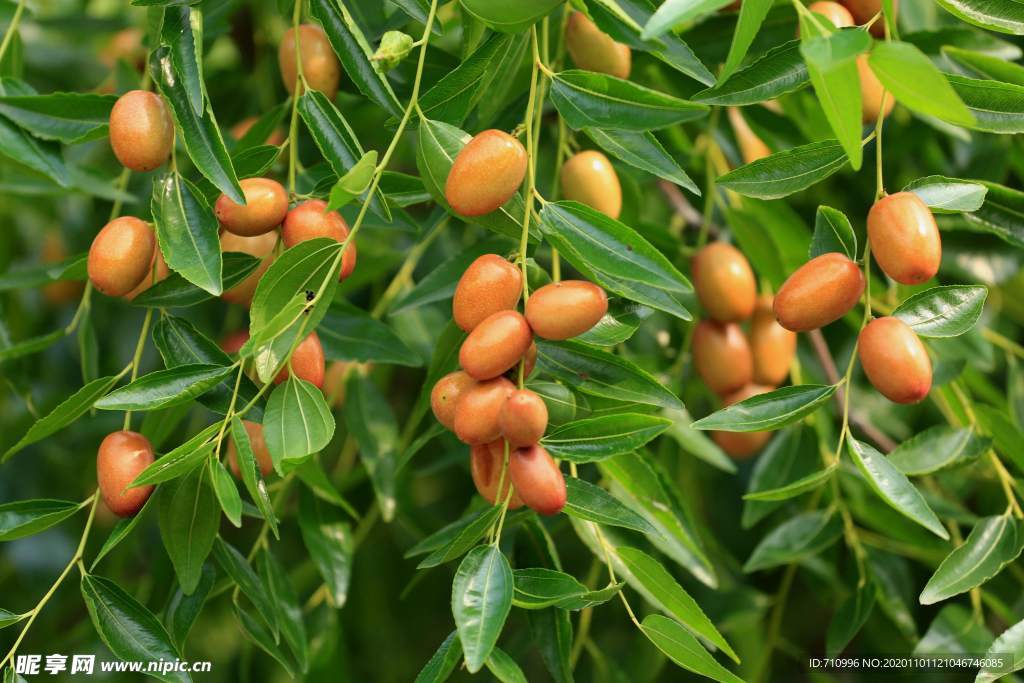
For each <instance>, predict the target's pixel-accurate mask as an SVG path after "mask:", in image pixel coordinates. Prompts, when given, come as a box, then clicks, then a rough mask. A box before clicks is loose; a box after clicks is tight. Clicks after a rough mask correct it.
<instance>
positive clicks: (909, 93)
mask: <svg viewBox="0 0 1024 683" xmlns="http://www.w3.org/2000/svg"><path fill="white" fill-rule="evenodd" d="M868 64H870V66H871V71H873V72H874V74H875V75H876V76H877V77H878V80H879V81H881V82H882V85H883V86H885V89H886V90H888V91H889V92H890V93H891V94H892V96H893V97H895V98H896V101H897V102H899V103H900V104H903V105H905V106H907V107H908V108H910V109H912V110H914V111H916V112H919V113H921V114H926V115H929V116H934V117H936V118H939V119H942V120H943V121H948V122H950V123H953V124H956V125H961V126H964V125H966V126H969V125H971V124H973V123H974V116H973V115H972V113H971V112H970V111H969V110H968V108H967V107H966V106H964V102H963V101H961V99H960V97H959V96H958V94H957V92H956V91H955V90H954V88H953V87H951V86H950V84H949V82H948V81H947V80H946V78H945V76H943V74H942V72H940V71H939V70H938V69H937V68H936V67H935V65H934V64H932V62H931V60H930V59H928V57H927V56H926V55H925V54H924V53H923V52H922V51H921V50H920V49H919V48H918V47H917V46H915V45H912V44H910V43H902V42H899V41H895V40H892V41H885V42H879V43H877V44H876V45H875V46H874V48H873V49H872V50H871V55H870V56H869V57H868Z"/></svg>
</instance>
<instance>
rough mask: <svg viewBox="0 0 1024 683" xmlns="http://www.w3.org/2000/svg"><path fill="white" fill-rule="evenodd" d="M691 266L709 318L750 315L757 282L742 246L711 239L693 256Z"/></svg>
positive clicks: (721, 319) (723, 319) (731, 318)
mask: <svg viewBox="0 0 1024 683" xmlns="http://www.w3.org/2000/svg"><path fill="white" fill-rule="evenodd" d="M692 266H693V288H694V289H695V290H696V292H697V298H698V299H700V304H701V306H702V307H703V308H704V311H705V312H706V313H707V314H708V316H709V317H711V318H713V319H714V320H717V321H718V322H722V323H727V322H734V321H737V320H746V319H747V318H749V317H750V314H751V313H753V312H754V302H755V301H756V300H757V282H756V280H755V279H754V271H752V270H751V269H750V262H749V261H747V257H746V256H744V255H743V254H742V253H741V252H740V250H739V249H737V248H736V247H734V246H732V245H731V244H726V243H725V242H712V243H711V244H709V245H707V246H706V247H704V248H702V249H701V250H700V251H698V252H697V253H696V255H694V257H693V263H692Z"/></svg>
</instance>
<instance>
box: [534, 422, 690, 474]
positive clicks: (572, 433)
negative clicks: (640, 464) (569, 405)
mask: <svg viewBox="0 0 1024 683" xmlns="http://www.w3.org/2000/svg"><path fill="white" fill-rule="evenodd" d="M671 424H672V422H671V421H670V420H666V419H665V418H662V417H655V416H653V415H642V414H639V413H617V414H613V415H603V416H601V417H593V418H588V419H584V420H577V421H575V422H570V423H569V424H567V425H563V426H561V427H559V428H558V429H555V430H551V431H549V432H548V434H547V435H546V436H545V437H544V439H543V440H542V441H541V445H542V446H544V448H546V449H547V450H548V452H549V453H550V454H551V455H552V456H553V457H555V458H559V459H562V460H569V461H571V462H577V463H584V462H596V461H598V460H603V459H605V458H609V457H611V456H613V455H618V454H620V453H629V452H631V451H635V450H637V449H638V448H640V447H641V446H644V445H645V444H646V443H647V442H649V441H650V440H651V439H654V438H655V437H657V436H658V435H659V434H661V433H662V432H664V431H665V430H666V429H668V428H669V427H670V426H671Z"/></svg>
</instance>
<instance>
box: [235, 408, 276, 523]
mask: <svg viewBox="0 0 1024 683" xmlns="http://www.w3.org/2000/svg"><path fill="white" fill-rule="evenodd" d="M231 440H232V441H233V442H234V444H235V457H236V458H238V470H239V472H240V473H241V475H242V483H243V484H244V485H245V490H246V491H248V492H249V497H250V498H252V500H253V502H255V503H256V507H257V509H259V511H260V514H262V515H263V519H265V520H266V521H267V524H269V525H270V530H271V531H272V532H273V533H274V536H275V537H277V536H278V531H277V516H276V515H275V514H274V505H273V504H272V503H271V502H270V495H269V494H268V493H267V483H266V481H264V479H263V476H262V475H261V473H260V469H259V465H258V464H257V463H256V455H255V453H253V450H252V442H251V441H250V440H249V432H248V431H247V430H246V429H245V426H244V425H243V424H242V420H241V419H240V418H238V416H235V417H232V418H231Z"/></svg>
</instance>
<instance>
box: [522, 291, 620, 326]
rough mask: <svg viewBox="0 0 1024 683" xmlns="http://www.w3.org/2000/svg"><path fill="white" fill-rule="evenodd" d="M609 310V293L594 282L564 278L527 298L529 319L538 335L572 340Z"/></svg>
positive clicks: (527, 317) (527, 315)
mask: <svg viewBox="0 0 1024 683" xmlns="http://www.w3.org/2000/svg"><path fill="white" fill-rule="evenodd" d="M607 312H608V295H607V294H605V292H604V290H603V289H601V288H600V287H598V286H597V285H595V284H594V283H593V282H587V281H585V280H563V281H561V282H552V283H551V284H549V285H544V286H543V287H541V288H540V289H538V290H537V291H536V292H534V293H533V294H532V295H531V296H530V298H529V299H527V301H526V319H527V320H528V321H529V323H530V327H531V328H532V329H533V331H534V332H535V333H536V334H537V336H538V337H542V338H544V339H553V340H561V339H569V338H570V337H576V336H578V335H581V334H583V333H584V332H586V331H587V330H589V329H590V328H592V327H593V326H594V325H596V324H597V323H598V322H599V321H600V320H601V318H603V317H604V314H605V313H607Z"/></svg>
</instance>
